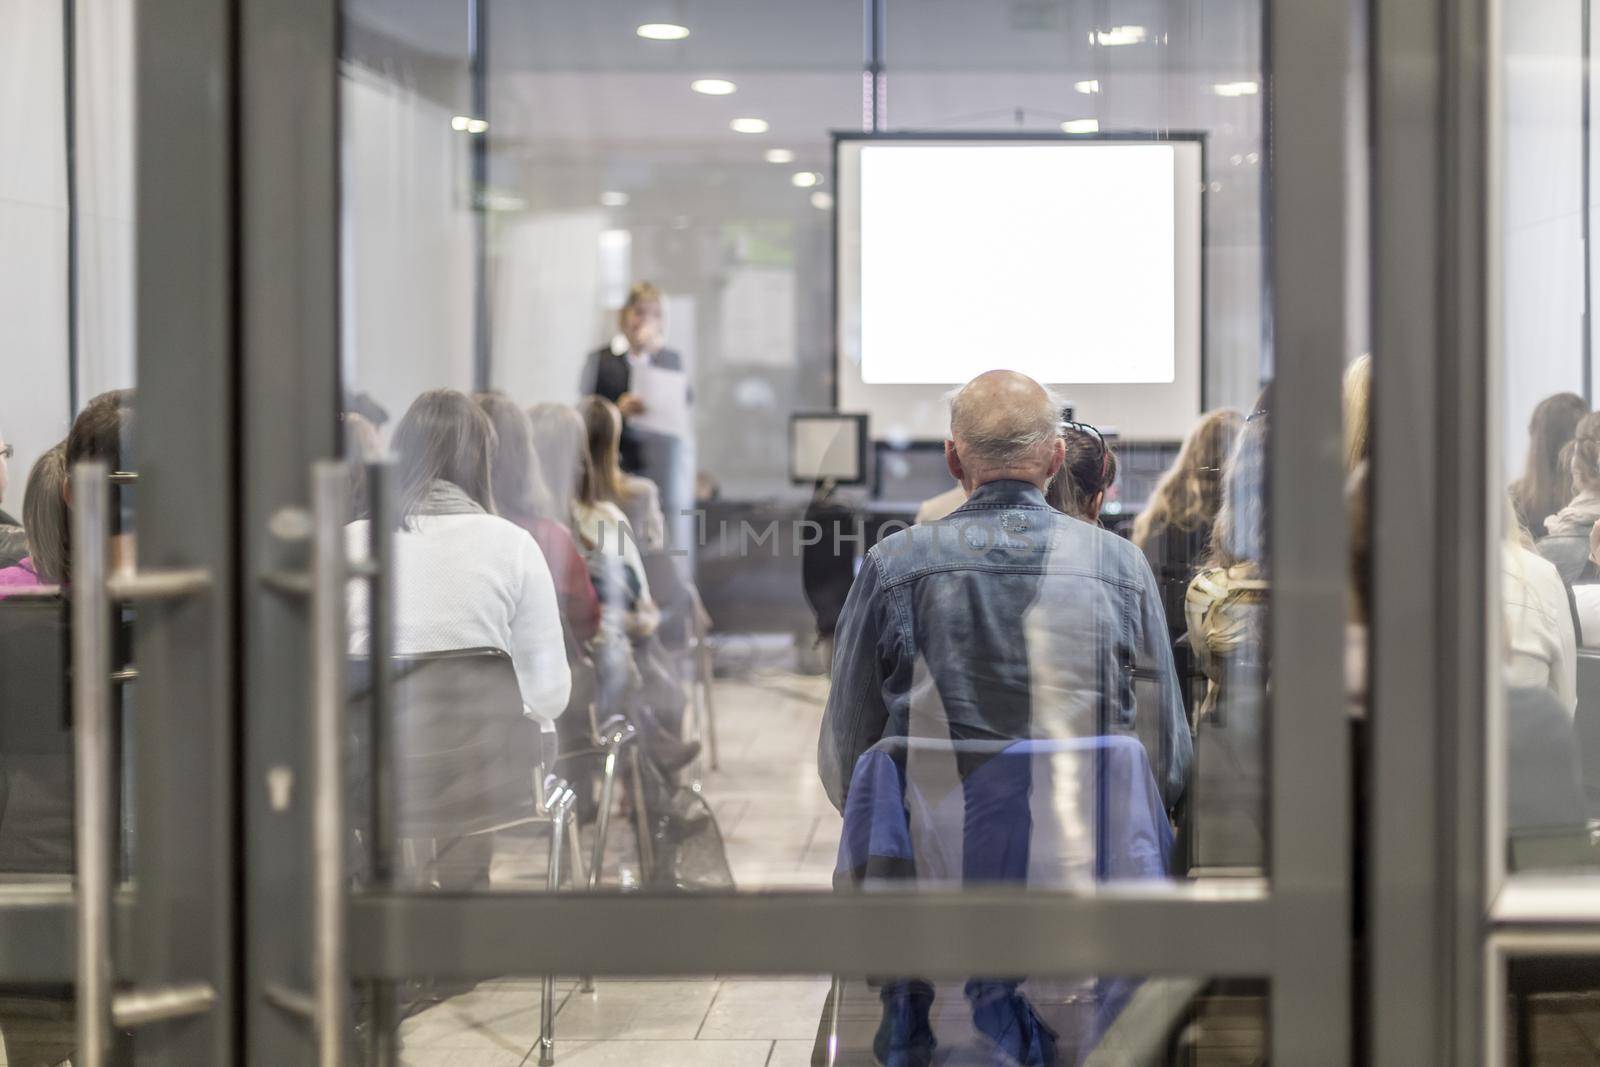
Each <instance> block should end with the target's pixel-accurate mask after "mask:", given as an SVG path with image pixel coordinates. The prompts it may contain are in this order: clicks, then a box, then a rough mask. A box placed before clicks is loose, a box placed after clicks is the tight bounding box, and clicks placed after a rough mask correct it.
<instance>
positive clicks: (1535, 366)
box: [1500, 0, 1583, 477]
mask: <svg viewBox="0 0 1600 1067" xmlns="http://www.w3.org/2000/svg"><path fill="white" fill-rule="evenodd" d="M1508 10H1511V14H1510V16H1509V17H1507V18H1506V19H1505V20H1504V50H1505V55H1504V61H1503V67H1502V69H1503V71H1504V82H1503V84H1504V88H1505V91H1504V97H1503V101H1502V105H1501V106H1502V107H1503V109H1504V110H1503V114H1502V119H1503V121H1502V126H1501V128H1502V130H1503V131H1504V137H1503V140H1502V152H1501V168H1502V174H1503V181H1504V185H1503V194H1502V199H1501V203H1502V215H1501V220H1502V221H1501V226H1502V228H1501V233H1500V238H1501V241H1502V252H1501V255H1502V262H1501V269H1502V271H1503V278H1504V303H1503V309H1504V318H1503V323H1502V335H1501V341H1502V344H1503V346H1504V348H1503V351H1504V380H1503V389H1504V392H1503V405H1504V406H1503V408H1502V416H1503V419H1504V422H1503V425H1504V427H1505V431H1504V433H1503V435H1502V439H1503V441H1504V451H1503V457H1504V462H1505V469H1506V471H1507V476H1508V477H1515V476H1516V474H1517V473H1518V472H1520V470H1521V468H1522V464H1523V460H1524V456H1525V454H1526V451H1527V447H1528V435H1527V425H1528V419H1529V417H1530V416H1531V415H1532V413H1533V409H1534V406H1535V405H1537V404H1538V403H1539V401H1540V400H1542V399H1544V398H1545V397H1547V396H1549V395H1550V394H1551V393H1557V392H1563V391H1571V392H1575V393H1580V394H1581V393H1582V392H1583V318H1582V315H1583V245H1582V240H1581V235H1582V230H1581V226H1582V197H1583V191H1582V189H1581V180H1582V148H1583V143H1582V133H1583V130H1582V95H1583V94H1582V67H1581V55H1582V53H1581V47H1582V32H1581V31H1582V18H1581V8H1580V6H1579V0H1518V2H1517V3H1516V4H1515V5H1514V9H1508Z"/></svg>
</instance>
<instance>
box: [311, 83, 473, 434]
mask: <svg viewBox="0 0 1600 1067" xmlns="http://www.w3.org/2000/svg"><path fill="white" fill-rule="evenodd" d="M343 74H344V76H343V78H342V79H341V86H342V98H341V106H342V108H343V114H342V126H343V138H344V144H343V159H344V177H343V180H344V189H343V195H344V206H343V212H344V213H343V221H342V231H343V232H342V234H341V236H342V239H343V243H344V258H343V264H342V269H343V278H342V280H341V281H342V284H341V289H342V293H341V297H342V313H343V322H342V332H343V346H342V347H343V351H342V358H343V360H344V369H345V383H346V385H347V386H348V388H350V389H351V390H352V391H365V392H367V393H370V394H371V395H372V396H373V398H374V399H376V400H377V401H378V402H379V403H380V404H382V405H383V406H384V407H386V408H388V409H389V414H390V417H391V422H390V424H389V427H388V428H389V429H390V430H393V428H394V425H395V423H396V422H398V421H399V418H400V416H401V415H402V414H404V413H405V409H406V408H407V407H408V406H409V405H410V404H411V401H412V400H414V399H416V397H417V394H418V393H421V392H423V391H424V390H427V389H434V388H439V387H441V386H449V387H452V388H456V389H467V390H470V389H471V388H472V359H473V355H472V344H473V331H472V211H471V205H470V202H469V169H468V157H467V149H468V140H469V139H468V137H467V136H466V135H465V134H461V133H458V132H456V131H455V130H452V129H451V128H450V118H451V113H450V111H449V110H448V109H446V108H445V107H443V106H441V105H439V104H436V103H434V102H433V101H431V100H428V99H426V98H424V97H422V96H419V95H418V94H417V93H415V92H412V91H411V90H409V89H407V88H405V87H403V86H401V85H397V84H395V83H394V82H390V81H386V80H384V79H382V78H379V77H378V76H377V75H375V74H373V73H372V72H370V71H368V70H366V69H365V68H362V67H358V66H353V65H348V64H347V65H346V66H345V68H344V71H343Z"/></svg>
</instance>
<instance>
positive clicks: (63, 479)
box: [0, 441, 67, 597]
mask: <svg viewBox="0 0 1600 1067" xmlns="http://www.w3.org/2000/svg"><path fill="white" fill-rule="evenodd" d="M66 494H67V443H66V442H65V441H62V442H61V443H60V444H58V445H56V446H55V447H54V448H52V449H50V451H48V452H46V453H45V454H44V455H42V456H40V457H39V458H38V459H37V460H35V461H34V464H33V470H31V471H29V472H28V488H27V489H26V490H24V492H23V494H22V515H23V520H24V522H25V523H26V524H27V525H26V529H27V531H28V554H27V555H26V556H24V557H23V559H22V560H21V561H20V562H19V563H17V565H16V566H14V567H6V568H5V569H4V570H0V597H4V596H7V595H9V594H10V593H12V592H13V591H16V590H19V589H32V588H38V587H39V586H43V585H55V584H57V583H59V582H60V581H61V579H62V577H63V576H64V574H65V572H66V562H67V495H66Z"/></svg>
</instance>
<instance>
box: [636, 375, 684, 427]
mask: <svg viewBox="0 0 1600 1067" xmlns="http://www.w3.org/2000/svg"><path fill="white" fill-rule="evenodd" d="M628 391H629V392H630V393H633V394H634V395H635V396H637V397H638V398H639V399H640V400H641V401H643V402H644V412H643V414H640V415H635V416H633V418H632V419H630V420H629V422H630V423H632V425H633V426H634V427H635V428H637V429H640V430H650V431H653V432H655V433H664V434H671V435H672V436H673V437H682V436H684V435H685V434H687V433H688V432H689V376H688V375H687V374H685V373H683V372H682V371H679V370H666V369H664V368H661V367H657V366H653V365H651V364H648V363H646V364H644V365H643V366H640V367H634V368H633V376H632V380H631V381H630V382H629V385H628Z"/></svg>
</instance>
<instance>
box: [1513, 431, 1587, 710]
mask: <svg viewBox="0 0 1600 1067" xmlns="http://www.w3.org/2000/svg"><path fill="white" fill-rule="evenodd" d="M1590 417H1592V416H1590ZM1586 421H1587V420H1586ZM1563 514H1565V511H1563ZM1505 523H1506V536H1505V539H1504V541H1503V543H1502V545H1501V553H1500V574H1501V601H1502V604H1501V607H1502V610H1503V612H1504V618H1505V649H1504V654H1505V677H1504V679H1503V681H1504V682H1505V686H1506V688H1507V689H1548V690H1549V691H1550V692H1551V693H1553V694H1554V695H1555V698H1556V700H1557V701H1558V702H1559V703H1560V705H1561V707H1562V708H1563V709H1564V710H1565V711H1566V713H1567V714H1568V715H1575V714H1577V708H1578V647H1577V645H1578V639H1577V633H1576V629H1575V625H1574V619H1573V614H1574V612H1573V604H1572V601H1571V600H1569V599H1568V593H1567V587H1566V585H1565V584H1564V583H1563V582H1562V579H1561V575H1560V573H1559V572H1558V570H1557V568H1556V566H1555V565H1554V564H1552V563H1551V562H1550V561H1549V560H1548V559H1545V558H1544V557H1542V556H1541V555H1540V554H1539V553H1537V552H1535V551H1534V550H1533V545H1532V543H1531V541H1530V539H1529V538H1528V535H1527V532H1526V531H1525V530H1523V528H1522V526H1521V524H1520V523H1518V522H1517V520H1516V513H1515V510H1514V509H1513V508H1512V506H1511V503H1510V501H1509V499H1508V500H1507V502H1506V516H1505ZM1591 526H1592V523H1591ZM1584 545H1585V555H1586V556H1587V547H1588V541H1587V532H1586V534H1585V542H1584Z"/></svg>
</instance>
